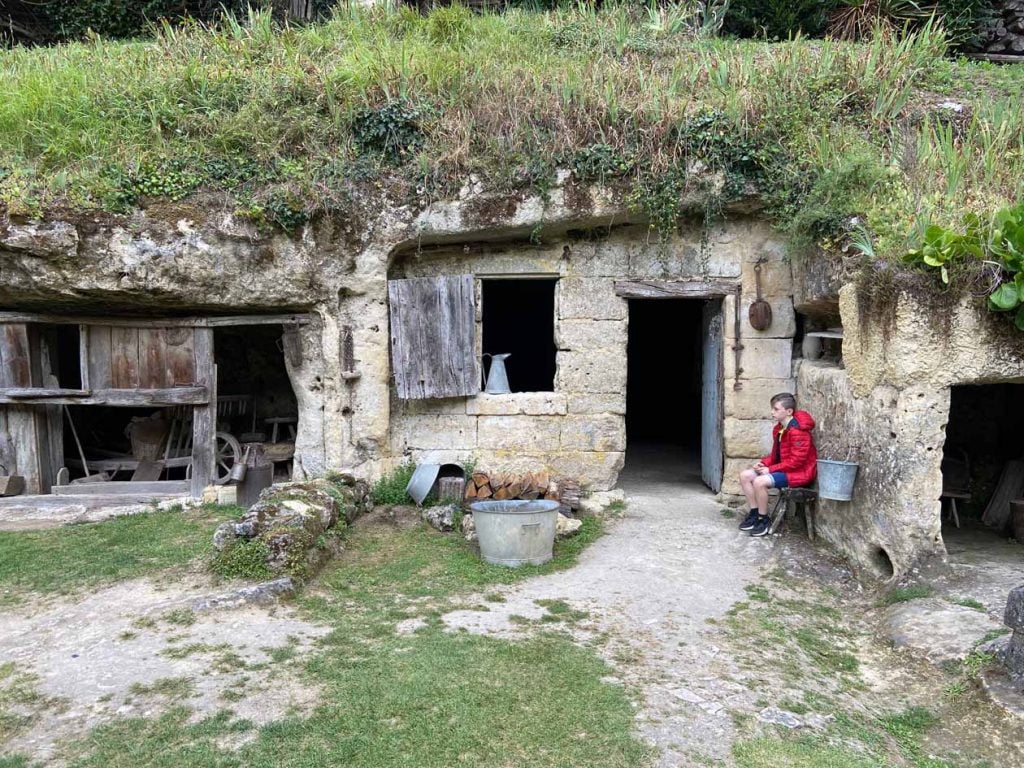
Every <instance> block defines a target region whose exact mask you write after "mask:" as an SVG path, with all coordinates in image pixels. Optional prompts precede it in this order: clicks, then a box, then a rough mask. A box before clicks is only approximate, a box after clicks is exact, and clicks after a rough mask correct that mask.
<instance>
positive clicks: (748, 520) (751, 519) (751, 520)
mask: <svg viewBox="0 0 1024 768" xmlns="http://www.w3.org/2000/svg"><path fill="white" fill-rule="evenodd" d="M758 517H760V515H759V514H758V513H757V510H756V509H752V510H750V511H749V512H747V516H746V517H744V518H743V522H742V523H740V530H741V531H749V530H750V529H751V528H753V527H754V526H755V525H757V518H758Z"/></svg>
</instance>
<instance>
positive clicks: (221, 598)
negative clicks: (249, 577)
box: [189, 576, 296, 613]
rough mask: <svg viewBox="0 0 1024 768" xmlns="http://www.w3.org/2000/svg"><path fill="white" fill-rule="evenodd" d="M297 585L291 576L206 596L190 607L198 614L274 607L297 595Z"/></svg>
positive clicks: (196, 600)
mask: <svg viewBox="0 0 1024 768" xmlns="http://www.w3.org/2000/svg"><path fill="white" fill-rule="evenodd" d="M295 590H296V583H295V579H293V578H292V577H291V576H283V577H282V578H280V579H273V580H271V581H264V582H260V583H259V584H252V585H250V586H247V587H239V588H238V589H233V590H230V591H228V592H220V593H217V594H214V595H204V596H203V597H200V598H197V599H195V600H193V601H192V603H191V605H190V606H189V607H190V608H191V609H192V610H193V611H195V612H196V613H207V612H209V611H219V610H230V609H233V608H242V607H244V606H246V605H260V606H267V605H274V604H276V603H278V602H280V601H281V600H283V599H285V598H289V597H291V596H292V595H294V594H295Z"/></svg>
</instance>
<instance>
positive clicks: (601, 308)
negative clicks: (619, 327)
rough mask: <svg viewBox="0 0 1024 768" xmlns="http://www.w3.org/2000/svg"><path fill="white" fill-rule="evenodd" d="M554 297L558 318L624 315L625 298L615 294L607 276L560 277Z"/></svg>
mask: <svg viewBox="0 0 1024 768" xmlns="http://www.w3.org/2000/svg"><path fill="white" fill-rule="evenodd" d="M556 300H557V304H558V311H557V315H558V317H559V318H560V319H561V320H572V319H581V320H625V319H626V315H627V304H626V300H625V299H623V298H620V297H619V296H616V295H615V283H614V282H613V281H612V280H611V279H610V278H596V277H566V278H563V279H562V280H559V281H558V291H557V293H556Z"/></svg>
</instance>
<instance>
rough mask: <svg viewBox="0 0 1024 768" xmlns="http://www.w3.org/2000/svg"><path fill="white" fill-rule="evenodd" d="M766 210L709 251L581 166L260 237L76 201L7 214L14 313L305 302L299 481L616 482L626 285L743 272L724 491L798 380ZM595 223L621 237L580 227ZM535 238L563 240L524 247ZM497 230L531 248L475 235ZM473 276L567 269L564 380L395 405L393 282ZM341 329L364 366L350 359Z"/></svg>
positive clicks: (761, 444) (561, 352)
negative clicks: (438, 463)
mask: <svg viewBox="0 0 1024 768" xmlns="http://www.w3.org/2000/svg"><path fill="white" fill-rule="evenodd" d="M698 186H699V185H698ZM705 202H706V201H705V200H704V199H703V197H702V196H701V195H696V196H694V197H693V198H692V199H691V198H687V199H684V200H681V201H680V203H681V206H682V207H683V208H686V209H691V210H693V211H696V212H699V211H702V210H703V209H704V204H705ZM753 210H756V201H749V200H745V201H739V202H737V203H736V204H734V205H733V207H732V208H731V209H729V210H727V211H725V215H726V217H727V223H724V224H720V225H716V226H715V227H713V228H712V229H711V230H710V231H709V232H708V233H707V238H706V245H707V247H706V249H704V248H702V232H701V230H700V227H698V226H694V227H692V228H691V229H689V230H687V231H686V232H683V233H682V234H680V235H679V236H678V237H677V238H675V239H674V240H673V241H672V242H671V243H669V244H667V245H662V244H659V243H657V242H656V240H657V238H656V237H655V236H654V235H653V234H652V233H651V232H650V231H649V230H648V229H647V227H646V226H645V225H644V224H643V223H641V222H637V221H635V218H633V216H634V214H633V213H632V212H631V211H630V208H629V206H628V204H627V201H626V200H624V199H623V197H622V192H621V190H618V191H617V190H615V189H611V188H604V187H600V186H593V187H588V186H580V185H573V184H572V183H571V181H570V180H569V179H568V174H567V173H562V174H560V175H559V180H558V184H557V185H556V186H555V187H554V188H553V189H551V190H550V191H549V193H548V195H546V196H545V197H544V198H541V197H540V196H538V195H533V196H530V195H508V194H505V193H503V194H490V193H488V192H487V190H485V189H483V188H482V187H481V186H480V184H479V183H478V182H476V181H474V180H472V179H471V180H470V182H469V183H467V185H466V187H465V188H464V189H463V190H462V191H461V192H460V194H459V196H458V197H457V198H456V199H453V200H446V201H440V202H433V203H429V204H428V203H427V202H426V201H424V203H423V204H422V205H421V206H420V207H416V206H408V205H404V204H403V205H394V206H390V207H389V206H387V205H385V206H384V207H383V208H382V209H381V210H379V211H377V212H376V213H375V214H374V215H373V216H371V217H369V219H368V220H366V221H358V222H355V221H348V220H345V219H343V218H342V217H331V216H325V217H323V218H322V219H320V220H318V221H316V222H313V223H310V224H308V225H306V226H304V227H302V228H300V230H298V231H297V232H296V233H294V234H292V235H287V234H283V233H280V232H266V231H261V230H259V229H257V228H256V227H255V226H253V225H252V224H251V223H248V222H246V221H244V220H242V219H240V218H239V217H237V216H236V215H235V214H234V213H233V203H232V201H231V200H230V199H228V198H226V197H224V196H218V195H206V194H204V195H202V196H197V197H196V198H193V199H190V200H185V201H181V202H179V203H173V204H171V203H157V204H154V205H151V206H149V207H148V208H147V209H146V210H144V211H142V210H140V211H135V212H133V213H132V214H130V215H127V216H113V215H107V214H74V215H72V214H71V213H68V212H61V213H59V214H54V215H51V216H49V217H47V218H46V219H45V220H43V221H11V220H9V219H7V218H6V217H5V215H4V214H3V212H2V211H0V309H3V310H29V311H31V310H35V311H43V312H57V311H59V312H64V313H67V314H70V315H78V316H86V315H90V314H91V315H97V314H106V313H110V312H121V313H124V314H125V315H140V314H141V315H143V316H146V317H159V316H160V315H161V314H164V313H166V314H174V315H180V314H183V313H186V312H191V313H194V314H197V315H202V314H206V313H216V314H248V313H253V312H269V311H288V312H292V311H301V312H306V313H308V314H309V315H310V316H311V317H312V318H313V322H312V323H311V324H310V325H308V326H305V327H304V329H303V331H302V355H301V362H299V363H298V364H292V363H291V362H290V363H289V371H288V372H289V376H290V379H291V382H292V386H293V388H294V389H295V394H296V399H297V402H298V409H299V422H298V436H297V440H296V446H297V447H296V462H295V466H296V475H297V476H298V477H300V478H301V477H307V476H315V475H318V474H321V473H322V472H323V471H324V470H326V469H340V470H345V471H349V472H354V473H357V474H359V475H361V476H369V477H373V476H375V475H377V474H379V473H380V472H382V471H384V470H386V469H387V468H388V467H389V466H391V465H392V464H394V463H395V462H397V461H401V460H403V458H404V457H405V456H406V455H410V454H411V455H412V456H413V458H415V459H416V460H420V461H425V460H464V459H467V458H469V457H470V456H471V455H475V456H477V457H478V458H489V459H493V461H494V463H495V464H500V465H502V466H513V465H515V464H516V463H535V462H536V463H540V462H543V463H544V464H546V465H548V466H550V467H551V468H552V469H553V470H554V471H556V472H558V473H564V474H568V475H574V476H578V477H580V478H581V479H583V480H584V481H586V482H587V483H588V484H589V485H590V486H591V487H593V488H607V487H610V486H611V485H612V484H613V483H614V482H615V478H616V475H617V472H618V470H619V469H620V468H621V466H622V461H623V451H624V448H625V439H624V410H625V370H626V359H625V345H626V330H627V324H628V317H627V302H626V301H625V300H623V299H621V298H618V297H617V296H616V295H615V293H614V290H613V284H614V280H615V279H616V278H618V279H628V278H636V279H649V280H679V279H696V280H699V279H702V278H705V277H707V278H722V279H728V280H739V281H741V282H742V287H743V296H744V299H743V301H744V306H743V307H741V310H742V311H743V318H742V328H743V346H744V349H743V360H742V363H741V367H742V370H741V371H740V372H739V376H738V381H739V383H740V385H741V386H740V388H734V382H735V380H736V377H735V376H734V374H735V373H736V371H735V363H734V358H733V354H732V349H731V347H732V345H733V340H732V336H733V333H734V332H733V328H734V323H733V320H732V317H733V309H734V307H733V304H732V298H728V299H727V300H726V301H725V302H724V307H723V311H724V313H725V315H726V316H725V321H726V322H725V323H724V326H725V328H726V335H727V338H726V344H725V347H726V348H725V355H724V361H723V365H724V369H725V374H726V377H727V378H726V384H725V393H724V395H725V397H724V409H725V424H724V429H725V450H726V455H727V460H726V468H725V472H726V474H725V489H724V490H725V491H726V492H736V491H737V490H738V488H736V487H735V477H734V476H735V474H736V468H737V467H738V466H740V465H742V464H745V463H748V462H749V461H750V460H751V459H752V458H754V457H756V456H758V455H760V454H761V453H763V452H766V451H767V448H768V440H769V430H770V423H769V422H768V421H767V420H766V419H765V418H764V414H765V411H766V409H767V398H768V396H770V395H771V394H772V393H774V392H777V391H780V390H789V389H792V387H793V380H792V378H791V376H792V373H791V362H792V360H791V358H792V344H791V341H790V340H791V338H792V336H793V333H794V328H795V318H794V313H793V305H792V301H791V299H790V294H791V290H792V289H791V285H792V277H791V273H790V265H789V262H788V261H787V260H786V259H784V257H783V251H782V248H781V245H780V240H779V239H778V238H777V237H776V236H775V235H774V234H773V233H772V232H771V230H770V229H769V228H768V227H767V226H766V225H765V224H763V223H761V222H759V221H758V220H757V219H756V218H754V217H753V216H751V211H753ZM587 228H602V229H610V231H611V234H610V235H609V236H607V237H604V238H603V239H594V240H589V239H586V238H579V237H571V236H570V234H571V233H572V231H573V230H586V229H587ZM538 231H539V232H540V233H541V235H542V237H543V239H544V241H545V243H549V245H545V246H544V247H540V248H535V247H532V246H529V245H526V244H525V243H527V242H528V240H529V239H530V237H531V236H532V235H534V234H536V233H537V232H538ZM502 242H504V243H509V242H516V243H519V245H516V246H514V247H510V246H501V245H497V244H496V245H494V246H493V247H490V248H488V247H486V246H484V247H481V246H480V244H486V243H502ZM445 246H451V247H450V248H449V249H448V250H437V249H438V248H442V247H445ZM758 259H764V260H765V265H764V270H763V278H764V279H763V285H764V292H765V295H766V298H768V300H769V301H770V302H771V303H772V307H773V310H774V316H775V322H774V323H773V325H772V327H771V329H770V330H769V331H767V332H765V333H757V332H755V331H753V330H752V329H751V328H750V325H749V323H748V322H747V321H746V305H747V304H748V303H749V301H750V300H752V297H753V296H754V272H753V264H754V263H755V262H756V261H757V260H758ZM467 270H468V271H473V272H475V273H478V274H489V275H501V274H544V275H547V276H557V277H558V279H559V283H558V287H557V312H558V324H557V329H556V333H557V366H558V369H557V376H556V381H555V391H554V392H552V393H541V394H518V395H514V396H506V397H503V398H499V399H495V398H488V397H487V396H484V395H479V396H477V397H473V398H465V399H460V400H458V401H432V402H426V403H402V402H399V401H398V400H397V399H395V397H394V393H393V391H392V385H391V368H390V359H389V333H388V330H389V329H388V324H389V318H388V305H387V279H388V277H389V276H392V277H396V276H402V275H415V274H446V273H447V274H463V273H465V272H466V271H467ZM346 334H350V337H351V338H352V340H353V346H354V353H355V366H354V370H343V365H342V363H343V361H342V360H341V349H342V346H343V345H342V339H343V338H345V337H346ZM671 396H672V395H671V393H666V398H668V399H671ZM15 426H16V425H15Z"/></svg>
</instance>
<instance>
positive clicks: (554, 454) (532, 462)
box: [474, 449, 626, 491]
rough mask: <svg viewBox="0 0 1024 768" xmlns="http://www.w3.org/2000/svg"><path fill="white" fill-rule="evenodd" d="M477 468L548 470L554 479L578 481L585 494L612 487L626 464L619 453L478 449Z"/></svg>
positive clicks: (513, 470)
mask: <svg viewBox="0 0 1024 768" xmlns="http://www.w3.org/2000/svg"><path fill="white" fill-rule="evenodd" d="M474 455H475V457H476V459H477V466H478V467H480V468H481V469H484V470H487V471H494V472H516V473H523V472H534V471H537V470H547V471H548V472H549V473H551V475H552V476H553V477H556V478H557V477H567V478H572V479H573V480H578V481H579V483H580V485H581V486H582V487H583V488H584V489H585V490H587V491H606V490H609V489H610V488H612V487H613V486H614V485H615V481H616V479H617V478H618V475H619V472H620V471H621V470H622V467H623V464H624V463H625V456H626V454H625V453H622V452H619V451H610V452H601V451H524V450H486V449H481V450H478V451H477V452H476V453H475V454H474Z"/></svg>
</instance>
